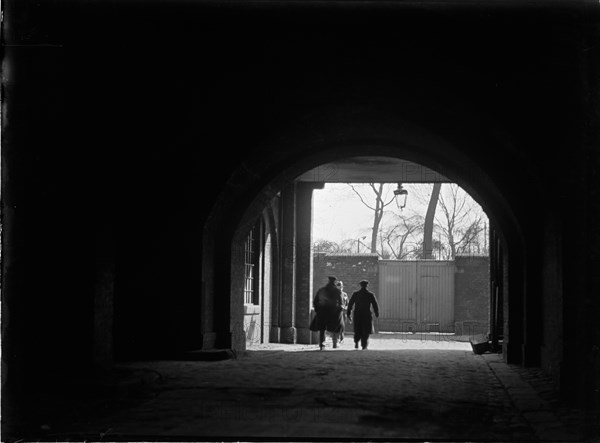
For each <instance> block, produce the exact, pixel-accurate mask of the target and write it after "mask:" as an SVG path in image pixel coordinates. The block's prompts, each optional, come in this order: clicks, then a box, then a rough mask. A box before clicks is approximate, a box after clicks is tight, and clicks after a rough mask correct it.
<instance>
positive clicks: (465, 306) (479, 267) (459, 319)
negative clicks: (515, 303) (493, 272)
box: [454, 256, 490, 335]
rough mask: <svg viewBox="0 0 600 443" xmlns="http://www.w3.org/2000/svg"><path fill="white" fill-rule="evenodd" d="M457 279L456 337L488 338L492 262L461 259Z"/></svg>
mask: <svg viewBox="0 0 600 443" xmlns="http://www.w3.org/2000/svg"><path fill="white" fill-rule="evenodd" d="M454 262H455V266H456V269H455V276H454V323H455V325H456V331H455V332H456V334H465V335H473V334H480V333H481V334H485V333H487V332H488V329H489V322H490V259H489V257H485V256H483V257H480V256H457V257H456V258H455V261H454Z"/></svg>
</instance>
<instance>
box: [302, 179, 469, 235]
mask: <svg viewBox="0 0 600 443" xmlns="http://www.w3.org/2000/svg"><path fill="white" fill-rule="evenodd" d="M367 186H368V185H359V187H360V189H362V190H364V192H362V194H363V195H364V196H366V197H368V198H369V199H370V200H369V202H370V203H373V202H374V200H375V197H374V194H373V191H371V190H369V189H368V188H367ZM396 186H397V184H396V183H390V184H388V185H386V188H387V189H388V196H389V197H388V198H391V197H392V196H393V189H395V188H396ZM404 188H405V189H406V190H407V191H408V198H407V202H406V207H405V208H404V209H403V213H404V214H405V215H412V214H414V213H417V214H419V215H421V216H423V217H425V213H426V211H427V203H426V202H427V201H428V199H429V196H430V195H431V189H432V188H433V185H432V184H428V183H423V184H405V185H404ZM443 191H444V185H442V192H443ZM386 201H387V200H386ZM473 203H474V205H476V207H477V208H478V209H479V205H477V204H476V203H475V202H473ZM437 209H438V210H439V205H438V208H437ZM386 210H389V211H393V212H396V213H400V210H399V209H398V208H397V206H396V204H395V203H392V204H391V205H389V206H387V207H386ZM437 215H438V216H439V215H440V214H439V213H438V214H437ZM372 224H373V211H372V210H370V209H368V208H367V207H366V206H365V205H364V204H362V203H361V201H360V199H359V198H358V197H357V196H356V194H355V193H354V192H353V191H352V189H351V188H350V186H348V185H347V184H345V183H326V184H325V188H324V189H317V190H315V191H314V193H313V242H316V241H319V240H330V241H335V242H338V243H339V242H341V241H343V240H345V239H350V238H352V239H354V238H361V237H363V236H365V235H366V236H367V240H366V241H365V242H366V243H368V241H369V239H370V234H371V227H372Z"/></svg>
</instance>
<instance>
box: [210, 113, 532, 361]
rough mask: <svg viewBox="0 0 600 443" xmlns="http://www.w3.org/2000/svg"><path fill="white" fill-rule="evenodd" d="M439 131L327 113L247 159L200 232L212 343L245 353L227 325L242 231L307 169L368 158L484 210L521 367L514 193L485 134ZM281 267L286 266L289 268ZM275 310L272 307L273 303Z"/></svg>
mask: <svg viewBox="0 0 600 443" xmlns="http://www.w3.org/2000/svg"><path fill="white" fill-rule="evenodd" d="M490 127H491V126H490ZM441 132H442V131H440V130H439V128H438V130H435V131H434V130H433V129H430V128H424V127H423V126H419V125H415V124H414V123H412V122H410V121H409V120H407V119H403V118H402V117H401V116H398V115H396V114H394V113H391V112H385V111H381V110H373V109H356V108H353V109H350V110H348V109H343V108H336V109H331V108H330V109H324V110H321V111H320V112H316V113H313V114H311V115H308V116H306V118H305V119H304V120H303V121H300V122H297V124H295V125H293V126H290V127H288V128H285V129H281V130H280V131H278V132H277V134H275V135H274V136H273V137H272V138H271V139H270V140H266V141H265V143H264V145H263V146H262V148H261V149H260V150H259V152H260V154H264V155H260V154H259V155H258V156H256V157H254V158H248V159H245V161H244V163H243V165H242V167H240V168H239V169H238V171H237V172H236V174H235V175H234V176H233V177H232V178H231V180H230V182H229V186H228V187H227V189H225V190H224V191H223V193H222V198H221V199H220V205H219V207H217V208H214V211H213V217H212V223H208V224H207V225H206V227H205V235H204V260H203V263H204V269H203V281H204V284H203V288H204V293H203V297H204V300H205V306H207V307H212V308H213V309H208V310H204V312H203V316H204V319H205V326H210V325H212V326H213V330H212V331H210V330H207V328H206V327H205V328H204V330H205V331H206V332H207V333H209V334H210V333H212V332H214V334H215V336H214V346H217V347H233V348H234V349H243V348H244V346H245V340H244V338H243V331H241V330H239V328H238V329H236V328H232V326H233V325H234V324H235V323H236V322H237V324H242V323H240V322H239V315H240V312H242V309H243V308H242V303H241V301H242V300H243V297H242V296H241V293H239V290H238V289H239V287H240V282H239V280H240V279H243V268H242V267H243V260H241V259H240V256H241V252H242V250H243V244H244V240H245V238H246V236H247V233H248V232H249V230H250V229H251V228H252V226H253V225H254V224H255V222H256V220H257V219H258V218H259V216H260V215H261V214H263V212H264V210H265V208H268V207H272V205H273V202H274V199H275V198H276V197H277V196H278V195H279V196H281V195H282V194H284V195H285V194H286V193H289V192H291V188H290V186H295V185H294V180H295V179H296V178H297V177H298V176H300V175H301V174H303V173H305V172H306V171H309V170H312V169H314V168H316V167H318V166H319V165H323V164H326V163H329V162H332V161H335V160H340V159H344V158H348V157H353V156H360V155H366V154H367V155H370V156H378V157H389V158H394V159H401V160H407V161H410V162H413V163H417V164H420V165H423V166H425V167H427V168H429V169H431V170H433V171H437V172H439V173H440V174H443V175H444V176H445V177H447V178H448V179H450V180H451V181H453V182H455V183H457V184H459V185H460V186H461V187H462V188H463V189H465V190H466V191H467V192H468V193H469V194H470V195H471V196H473V198H474V199H475V200H476V201H477V202H478V203H479V204H480V205H481V206H482V207H483V208H484V209H485V211H486V213H487V214H488V215H489V218H490V222H491V223H492V225H493V226H494V232H495V234H494V239H495V241H496V245H497V247H498V248H499V249H497V252H498V255H497V259H498V260H499V261H498V263H500V264H501V270H502V272H501V278H502V285H501V287H502V291H503V292H504V294H505V295H506V296H505V302H504V306H503V307H502V309H503V310H504V312H505V313H506V314H507V315H506V316H505V325H504V332H505V333H504V338H505V344H507V345H508V346H507V347H506V348H505V355H506V356H507V360H509V361H513V362H520V361H521V359H522V345H523V341H524V340H525V325H524V306H525V303H526V299H525V297H526V291H527V287H526V279H525V275H526V270H527V263H526V259H525V256H524V249H525V246H524V243H523V234H522V229H521V222H520V221H519V218H518V209H519V208H515V201H512V200H511V199H510V194H511V193H513V192H514V191H515V190H514V189H511V188H510V187H507V186H506V184H507V181H506V178H505V177H501V176H498V169H497V168H494V167H491V166H496V165H495V164H494V159H489V158H487V157H486V156H482V155H481V153H480V152H478V149H477V146H478V145H479V144H480V143H482V140H481V131H478V132H477V136H476V137H475V136H474V137H470V135H471V134H469V133H466V134H464V137H463V139H462V140H456V139H455V136H449V137H442V136H440V135H439V134H440V133H441ZM497 134H498V133H497V132H496V133H495V134H494V136H492V135H491V134H490V135H489V138H488V140H487V144H486V145H485V146H486V147H487V149H490V150H492V152H493V150H494V147H495V146H498V144H502V143H503V140H501V139H500V138H499V137H498V136H497ZM457 142H460V144H457ZM502 146H503V149H504V150H506V149H510V146H506V145H504V144H502ZM522 173H523V171H519V165H515V170H514V171H513V174H522ZM300 192H308V191H307V190H300ZM528 192H532V193H533V192H535V190H534V189H530V190H528ZM294 195H295V194H294ZM521 197H522V196H521ZM294 198H295V197H294ZM522 200H523V198H521V200H520V201H522ZM290 201H291V202H292V203H289V202H290ZM286 202H287V203H286ZM278 204H281V205H285V204H291V205H292V206H294V207H295V204H296V203H295V201H294V199H291V200H289V199H285V198H284V199H282V200H281V201H280V202H279V203H278ZM217 220H218V222H217ZM280 228H281V226H280ZM280 234H282V232H281V229H280ZM289 240H290V239H287V240H286V238H285V235H284V234H282V235H280V236H279V240H278V241H279V242H280V243H281V246H282V247H283V248H285V247H286V245H287V246H290V247H297V246H298V245H297V244H295V243H294V242H293V241H292V242H291V243H290V242H289ZM281 266H282V267H285V263H284V262H282V263H281ZM240 276H242V277H240ZM217 282H219V284H218V285H217ZM283 284H284V283H283ZM293 284H294V283H292V285H293ZM217 286H218V287H219V289H218V290H217ZM236 288H237V289H236ZM226 289H228V290H229V291H227V290H226ZM284 297H285V296H284ZM276 305H277V303H276V302H273V306H276ZM291 305H292V306H291V307H290V310H291V315H290V318H292V319H293V318H295V316H296V313H295V312H294V309H295V307H296V305H297V303H295V302H292V303H291ZM278 309H281V306H279V307H278ZM212 314H214V317H213V315H212ZM280 327H282V328H284V329H285V328H286V327H287V326H286V325H285V324H282V325H280ZM529 327H530V330H529V331H530V334H536V333H539V331H538V332H536V331H535V327H533V326H532V325H531V324H530V325H529ZM284 334H285V332H284Z"/></svg>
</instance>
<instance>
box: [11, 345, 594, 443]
mask: <svg viewBox="0 0 600 443" xmlns="http://www.w3.org/2000/svg"><path fill="white" fill-rule="evenodd" d="M351 338H352V337H351V336H350V337H347V339H346V341H347V342H348V341H351ZM348 339H350V340H348ZM329 345H330V342H329ZM517 369H518V368H514V367H511V366H508V365H505V364H504V363H502V362H501V360H500V356H499V355H496V354H484V355H475V354H473V352H472V351H471V347H470V344H469V343H468V342H467V343H465V342H456V341H449V340H447V339H445V337H441V336H440V337H428V340H418V339H415V338H413V339H407V338H404V337H403V338H398V336H387V337H386V336H382V335H379V336H377V337H376V338H374V339H372V340H371V345H370V349H369V350H367V351H362V350H354V349H353V344H352V343H344V345H343V346H342V347H341V348H339V349H335V350H334V349H332V348H331V347H330V346H328V348H326V349H325V350H324V351H319V350H318V349H317V346H316V345H310V346H309V345H283V344H268V345H257V346H254V347H253V348H252V349H251V350H249V351H247V352H246V353H245V354H244V355H242V356H239V357H238V358H237V359H229V360H222V361H212V362H209V361H187V362H181V361H180V362H172V361H170V362H169V361H160V362H159V361H156V362H137V363H130V364H126V365H120V370H121V371H124V372H123V375H122V376H121V377H120V378H119V379H118V380H115V383H121V384H123V386H124V385H125V381H126V379H127V378H128V377H129V379H130V380H137V381H138V383H137V384H131V383H130V384H129V385H128V386H129V388H127V389H121V390H119V389H116V390H114V389H113V390H111V391H110V392H105V391H102V390H98V391H97V392H96V393H95V395H90V394H89V392H88V393H87V394H85V393H84V392H83V390H82V398H81V401H80V402H79V403H77V402H73V400H72V399H65V400H64V403H63V404H62V405H61V404H54V405H48V411H49V412H48V415H47V417H45V420H44V419H42V418H40V420H41V421H40V425H39V429H35V430H34V431H35V432H31V431H32V430H30V432H29V434H28V435H22V436H21V437H24V438H35V439H41V440H47V441H75V440H87V441H91V440H92V441H98V440H103V441H174V440H176V441H222V440H232V439H233V440H241V441H248V440H293V441H303V440H314V439H319V440H331V439H333V440H341V441H350V440H361V439H368V440H385V441H392V440H394V441H461V442H462V441H475V442H478V441H502V442H516V441H560V442H567V441H577V442H579V441H582V442H583V441H586V442H587V441H589V442H594V441H600V427H599V426H598V424H597V423H598V422H600V420H595V421H594V420H593V419H592V418H591V416H589V414H587V415H586V416H585V417H582V416H581V414H580V413H577V411H575V412H574V411H569V410H567V409H565V408H563V409H560V408H558V407H557V404H556V403H555V402H554V397H552V396H553V395H555V394H552V393H551V390H550V391H548V386H547V383H549V381H548V380H549V379H547V380H546V382H544V381H543V380H544V378H543V375H541V374H537V375H536V374H535V373H531V372H530V373H526V372H521V373H520V372H519V371H518V370H517ZM124 374H129V375H128V377H126V376H125V375H124ZM527 378H529V380H528V381H526V380H527ZM540 380H542V382H541V383H540ZM533 381H537V389H536V387H534V385H535V383H533V384H532V382H533ZM115 383H113V385H112V388H114V386H115ZM544 383H546V385H545V384H544ZM541 392H545V393H546V395H545V397H544V395H541ZM67 410H68V412H67ZM594 418H596V419H597V418H598V417H594ZM586 420H587V421H586ZM590 420H592V421H591V422H590ZM36 426H37V425H36ZM15 440H16V439H15Z"/></svg>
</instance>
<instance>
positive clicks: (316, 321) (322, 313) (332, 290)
mask: <svg viewBox="0 0 600 443" xmlns="http://www.w3.org/2000/svg"><path fill="white" fill-rule="evenodd" d="M336 280H337V278H336V277H333V276H331V277H329V282H328V283H327V284H326V285H325V286H323V287H322V288H320V289H319V290H318V291H317V293H316V294H315V297H314V298H313V308H314V310H315V314H316V315H315V317H314V318H313V320H312V322H311V324H310V329H311V330H312V331H319V349H320V350H323V348H325V332H326V331H327V332H329V333H330V334H331V339H332V341H333V347H334V348H337V346H338V340H339V339H340V337H342V339H343V333H344V327H345V325H344V307H343V306H344V302H343V298H342V291H341V289H340V288H339V287H338V286H336Z"/></svg>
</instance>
